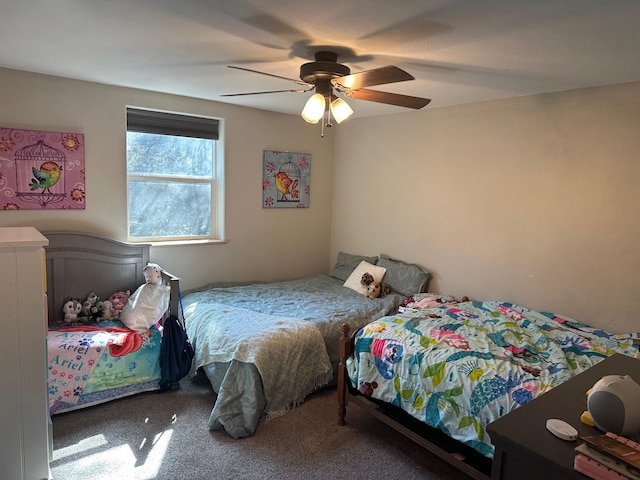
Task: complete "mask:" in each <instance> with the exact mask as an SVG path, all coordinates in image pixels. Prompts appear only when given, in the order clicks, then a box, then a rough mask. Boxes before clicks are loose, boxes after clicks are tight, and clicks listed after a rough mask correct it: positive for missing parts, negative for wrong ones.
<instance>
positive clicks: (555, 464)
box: [487, 354, 640, 480]
mask: <svg viewBox="0 0 640 480" xmlns="http://www.w3.org/2000/svg"><path fill="white" fill-rule="evenodd" d="M605 375H630V376H631V378H633V379H634V380H635V381H636V382H638V383H640V360H638V359H635V358H633V357H629V356H626V355H621V354H615V355H612V356H611V357H609V358H607V359H605V360H603V361H601V362H600V363H598V364H597V365H594V366H593V367H591V368H589V369H588V370H587V371H585V372H582V373H581V374H579V375H576V376H575V377H573V378H572V379H570V380H568V381H566V382H565V383H563V384H562V385H560V386H558V387H555V388H554V389H553V390H551V391H549V392H547V393H545V394H544V395H542V396H540V397H538V398H536V399H535V400H532V401H531V402H529V403H528V404H526V405H524V406H522V407H520V408H518V409H516V410H514V411H513V412H511V413H509V414H508V415H505V416H504V417H502V418H500V419H498V420H496V421H495V422H493V423H491V424H489V425H488V426H487V432H488V433H489V435H490V436H491V442H492V443H493V445H494V446H495V447H496V449H495V453H494V457H493V467H492V470H491V479H492V480H511V479H514V478H517V479H518V480H527V479H532V480H533V479H535V480H541V479H542V480H555V479H557V480H571V479H577V480H585V479H586V478H587V477H585V476H584V475H582V474H580V473H578V472H576V471H575V470H574V469H573V459H574V457H575V452H574V448H575V447H576V446H577V445H579V444H580V443H581V440H580V439H578V440H576V441H573V442H567V441H564V440H560V439H559V438H557V437H555V436H554V435H553V434H551V433H550V432H549V431H548V430H547V429H546V426H545V425H546V421H547V419H549V418H559V419H561V420H564V421H565V422H568V423H569V424H571V425H572V426H573V427H574V428H575V429H576V430H578V434H579V435H580V436H584V435H597V434H600V433H602V432H600V431H599V430H597V429H595V428H592V427H589V426H587V425H585V424H583V423H582V422H581V421H580V415H581V414H582V412H584V410H585V408H586V400H587V398H586V394H587V390H589V389H590V388H591V387H593V384H594V383H596V382H597V381H598V380H600V378H602V377H603V376H605Z"/></svg>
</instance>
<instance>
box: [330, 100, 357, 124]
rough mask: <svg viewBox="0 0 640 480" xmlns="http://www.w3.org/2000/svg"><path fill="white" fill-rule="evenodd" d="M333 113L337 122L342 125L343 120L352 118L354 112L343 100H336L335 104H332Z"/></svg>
mask: <svg viewBox="0 0 640 480" xmlns="http://www.w3.org/2000/svg"><path fill="white" fill-rule="evenodd" d="M331 113H332V115H333V118H335V120H336V122H338V123H342V121H343V120H345V119H347V118H349V117H350V116H351V114H352V113H353V110H352V109H351V107H350V106H349V104H348V103H347V102H345V101H344V100H343V99H341V98H336V99H335V100H334V101H333V102H331Z"/></svg>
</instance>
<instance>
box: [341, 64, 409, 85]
mask: <svg viewBox="0 0 640 480" xmlns="http://www.w3.org/2000/svg"><path fill="white" fill-rule="evenodd" d="M413 79H414V78H413V76H412V75H411V74H409V73H407V72H405V71H404V70H402V69H401V68H398V67H395V66H393V65H388V66H386V67H380V68H374V69H373V70H365V71H364V72H358V73H352V74H351V75H345V76H344V77H338V78H334V79H333V80H332V81H333V82H334V83H337V84H339V85H341V86H343V87H345V88H354V89H355V88H364V87H372V86H373V85H383V84H385V83H396V82H406V81H407V80H413Z"/></svg>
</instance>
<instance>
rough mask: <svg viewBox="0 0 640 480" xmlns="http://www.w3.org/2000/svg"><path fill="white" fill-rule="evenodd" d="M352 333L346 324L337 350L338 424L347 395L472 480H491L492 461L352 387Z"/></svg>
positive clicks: (340, 421)
mask: <svg viewBox="0 0 640 480" xmlns="http://www.w3.org/2000/svg"><path fill="white" fill-rule="evenodd" d="M349 330H350V329H349V325H348V324H346V323H345V324H343V326H342V337H341V338H340V343H339V347H338V348H339V353H340V363H339V364H338V424H339V425H345V423H346V422H345V416H346V413H347V409H346V406H347V393H348V394H349V398H350V399H351V400H353V401H354V402H356V403H357V404H358V406H360V407H361V408H362V409H364V410H365V411H366V412H368V413H370V414H371V415H373V416H374V417H376V418H377V419H379V420H381V421H382V422H384V423H385V424H387V425H389V426H390V427H392V428H393V429H395V430H397V431H398V432H400V433H401V434H402V435H404V436H406V437H407V438H409V439H411V440H413V441H414V442H416V443H417V444H418V445H420V446H421V447H422V448H424V449H426V450H428V451H429V452H431V453H433V454H435V455H436V456H438V457H440V458H441V459H443V460H445V461H446V462H448V463H450V464H451V465H453V466H454V467H456V468H457V469H459V470H460V471H462V472H464V473H466V474H467V475H469V476H470V477H471V478H474V479H476V480H489V479H490V478H491V465H492V461H491V459H489V458H487V457H485V456H484V455H482V454H480V453H478V452H476V451H475V450H473V449H472V448H471V447H468V446H467V445H464V444H463V443H461V442H459V441H457V440H454V439H452V438H451V437H449V436H447V435H446V434H444V433H443V432H441V431H440V430H438V429H436V428H432V427H430V426H428V425H426V424H425V423H422V422H420V421H418V420H416V419H415V418H413V417H412V416H410V415H409V414H408V413H406V412H404V411H402V410H401V409H400V408H398V407H395V406H393V405H390V404H386V403H384V402H380V401H378V400H376V399H373V398H370V397H368V396H366V395H364V394H362V393H360V392H359V391H358V390H357V389H355V388H353V386H352V385H351V382H350V380H349V376H348V374H347V359H348V358H349V357H350V356H351V355H352V354H353V351H354V342H355V334H356V333H357V331H354V332H353V333H350V332H349Z"/></svg>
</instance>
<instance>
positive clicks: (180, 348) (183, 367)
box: [159, 315, 193, 390]
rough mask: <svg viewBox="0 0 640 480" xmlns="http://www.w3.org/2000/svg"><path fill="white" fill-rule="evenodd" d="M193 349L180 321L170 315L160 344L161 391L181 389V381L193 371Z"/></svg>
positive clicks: (165, 323)
mask: <svg viewBox="0 0 640 480" xmlns="http://www.w3.org/2000/svg"><path fill="white" fill-rule="evenodd" d="M192 361H193V347H192V346H191V343H190V342H189V338H188V337H187V332H186V330H185V328H184V325H183V324H182V322H181V321H180V319H179V318H178V317H177V316H175V315H170V316H169V318H167V319H166V320H165V322H164V330H163V332H162V343H161V344H160V372H161V374H160V382H159V384H160V389H161V390H168V389H177V388H179V383H178V382H179V381H180V379H182V378H184V377H185V376H186V375H187V374H188V373H189V371H190V370H191V362H192Z"/></svg>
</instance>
